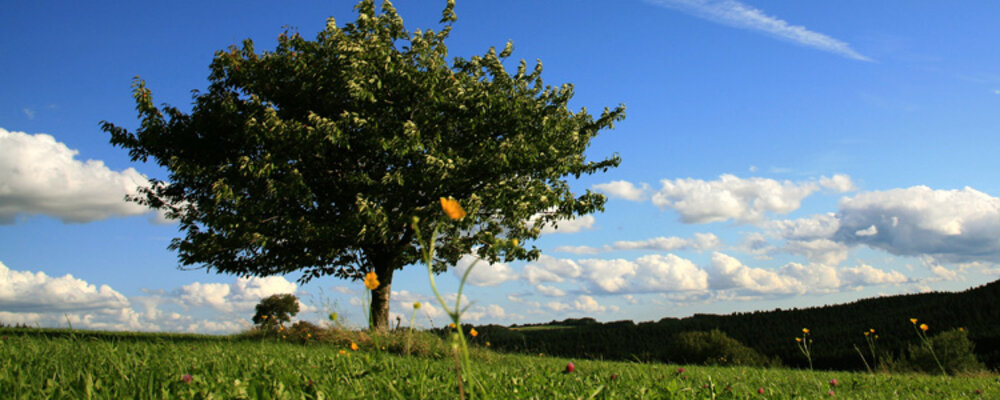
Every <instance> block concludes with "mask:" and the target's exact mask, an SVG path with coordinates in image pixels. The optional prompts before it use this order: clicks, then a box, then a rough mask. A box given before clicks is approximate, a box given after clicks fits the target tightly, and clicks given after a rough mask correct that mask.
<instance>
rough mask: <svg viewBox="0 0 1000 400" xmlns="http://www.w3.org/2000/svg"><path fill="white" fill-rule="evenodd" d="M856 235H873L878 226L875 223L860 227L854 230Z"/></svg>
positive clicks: (876, 231)
mask: <svg viewBox="0 0 1000 400" xmlns="http://www.w3.org/2000/svg"><path fill="white" fill-rule="evenodd" d="M854 234H855V235H857V236H875V235H878V228H876V227H875V225H872V226H869V227H867V228H865V229H861V230H858V231H855V232H854Z"/></svg>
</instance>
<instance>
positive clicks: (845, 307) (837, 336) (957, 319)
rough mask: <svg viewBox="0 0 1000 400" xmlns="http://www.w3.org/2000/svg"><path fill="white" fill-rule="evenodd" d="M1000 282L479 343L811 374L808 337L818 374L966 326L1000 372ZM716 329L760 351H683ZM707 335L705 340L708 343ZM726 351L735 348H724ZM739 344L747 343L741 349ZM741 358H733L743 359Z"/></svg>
mask: <svg viewBox="0 0 1000 400" xmlns="http://www.w3.org/2000/svg"><path fill="white" fill-rule="evenodd" d="M998 305H1000V281H996V282H992V283H989V284H987V285H983V286H980V287H976V288H972V289H969V290H966V291H963V292H958V293H950V292H932V293H922V294H910V295H897V296H888V297H879V298H870V299H864V300H859V301H856V302H853V303H848V304H839V305H828V306H823V307H812V308H804V309H791V310H782V309H776V310H773V311H756V312H750V313H734V314H730V315H706V314H695V315H693V316H691V317H686V318H663V319H661V320H659V321H655V322H654V321H649V322H640V323H634V322H633V321H614V322H606V323H600V322H598V321H596V320H594V319H592V318H582V319H567V320H564V321H552V322H550V323H546V324H537V325H521V326H518V325H514V326H510V327H504V326H498V325H487V326H477V327H476V330H477V331H478V332H479V337H478V338H477V340H479V341H483V342H485V341H489V342H490V346H491V347H492V348H493V349H495V350H498V351H505V352H524V353H544V354H549V355H553V356H563V357H583V358H594V359H605V360H634V361H635V360H637V361H643V362H654V361H655V362H676V363H717V364H740V363H745V364H758V365H774V364H782V365H786V366H790V367H800V368H807V367H808V362H807V359H806V358H805V356H804V355H803V354H802V353H801V352H800V350H799V348H798V347H797V346H796V342H795V338H796V337H800V336H802V328H808V329H809V330H810V338H811V339H812V340H813V342H812V358H813V364H814V367H815V368H817V369H837V370H864V369H865V368H866V366H865V364H864V362H863V361H862V358H861V356H859V354H858V350H856V349H855V346H857V347H858V349H860V350H862V351H863V354H865V355H866V357H868V362H871V361H872V360H871V358H870V352H869V347H868V344H867V343H866V341H865V335H864V332H871V331H870V330H871V329H874V330H875V333H874V334H872V337H873V338H874V335H878V339H877V341H876V346H877V347H876V349H877V350H876V352H877V355H878V358H879V362H880V363H884V362H886V361H888V362H890V363H891V362H892V361H893V360H902V359H905V358H906V357H907V355H908V354H909V353H908V351H909V350H908V349H910V348H911V346H914V345H917V346H919V343H920V341H919V338H918V336H917V332H916V330H915V329H916V326H917V325H915V324H913V323H911V322H910V319H911V318H917V319H919V323H921V324H923V323H926V324H927V325H928V326H929V329H928V331H927V335H928V336H929V337H933V336H934V335H937V334H939V333H941V332H945V331H949V330H957V329H959V328H961V329H962V331H963V332H962V333H963V336H964V335H965V334H967V336H968V339H970V340H971V341H972V342H973V344H974V345H975V347H974V351H975V354H976V356H977V357H978V358H979V360H980V361H982V362H983V363H985V364H986V366H987V367H988V368H990V369H994V370H995V369H998V368H1000V306H998ZM713 331H716V332H714V336H713V338H714V339H713V340H717V341H720V342H719V343H723V342H725V340H727V339H729V338H731V339H735V341H738V342H739V343H741V344H742V345H743V346H746V347H747V348H749V349H752V351H750V352H749V353H748V352H747V351H746V350H747V349H735V348H734V349H731V350H730V351H725V352H723V353H720V354H708V355H705V354H703V352H702V353H699V351H700V350H699V351H692V350H691V349H690V347H684V346H685V345H684V342H685V341H688V340H690V338H689V337H685V336H684V335H683V334H684V333H686V332H706V333H711V332H713ZM706 337H707V336H706ZM725 343H728V344H725V346H733V344H731V343H729V342H725ZM735 346H739V344H735ZM754 351H755V352H756V353H757V354H751V353H754ZM739 354H742V356H739V357H741V359H740V360H732V359H729V360H726V359H725V357H736V355H739Z"/></svg>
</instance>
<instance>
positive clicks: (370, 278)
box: [365, 271, 378, 290]
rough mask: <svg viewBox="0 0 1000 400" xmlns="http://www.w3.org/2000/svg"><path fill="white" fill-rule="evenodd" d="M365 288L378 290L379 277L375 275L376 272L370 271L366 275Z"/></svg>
mask: <svg viewBox="0 0 1000 400" xmlns="http://www.w3.org/2000/svg"><path fill="white" fill-rule="evenodd" d="M365 287H366V288H368V290H375V289H377V288H378V275H377V274H375V271H368V273H367V274H365Z"/></svg>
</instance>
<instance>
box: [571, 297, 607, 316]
mask: <svg viewBox="0 0 1000 400" xmlns="http://www.w3.org/2000/svg"><path fill="white" fill-rule="evenodd" d="M573 308H574V309H576V310H577V311H583V312H588V313H597V312H604V311H605V310H607V307H605V306H602V305H600V304H599V303H598V302H597V300H594V298H593V297H590V296H584V295H581V296H577V298H576V300H575V301H573Z"/></svg>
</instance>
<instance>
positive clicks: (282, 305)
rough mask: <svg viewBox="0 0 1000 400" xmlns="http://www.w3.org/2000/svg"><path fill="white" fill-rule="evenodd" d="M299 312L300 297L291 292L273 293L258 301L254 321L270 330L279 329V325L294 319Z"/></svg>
mask: <svg viewBox="0 0 1000 400" xmlns="http://www.w3.org/2000/svg"><path fill="white" fill-rule="evenodd" d="M298 313H299V299H298V298H296V297H295V295H293V294H291V293H285V294H272V295H270V296H267V297H265V298H263V299H261V300H260V303H257V312H256V313H255V314H254V316H253V323H255V324H257V326H259V327H261V328H264V329H266V330H269V331H273V330H275V329H278V326H279V325H281V324H283V323H286V322H288V321H291V320H292V317H294V316H295V314H298Z"/></svg>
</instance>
